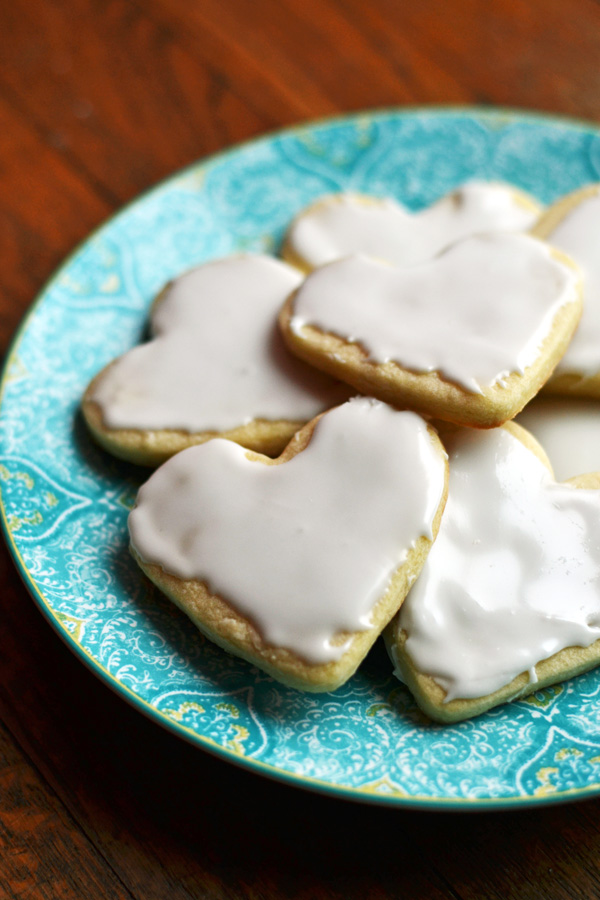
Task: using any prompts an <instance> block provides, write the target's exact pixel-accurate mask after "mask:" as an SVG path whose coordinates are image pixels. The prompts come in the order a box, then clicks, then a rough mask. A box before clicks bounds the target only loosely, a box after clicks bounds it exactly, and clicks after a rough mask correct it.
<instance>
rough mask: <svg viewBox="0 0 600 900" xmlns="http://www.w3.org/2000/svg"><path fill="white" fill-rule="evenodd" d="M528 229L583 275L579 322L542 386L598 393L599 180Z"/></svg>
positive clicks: (596, 395)
mask: <svg viewBox="0 0 600 900" xmlns="http://www.w3.org/2000/svg"><path fill="white" fill-rule="evenodd" d="M533 233H534V234H536V235H538V237H541V238H544V239H545V240H547V241H548V242H549V243H550V244H552V245H553V246H554V247H558V248H559V249H561V250H564V252H565V253H567V254H568V255H569V256H570V257H571V258H572V259H573V260H574V261H575V262H576V263H577V264H578V266H579V268H580V269H581V271H582V273H583V276H584V290H583V299H584V306H583V315H582V317H581V322H580V324H579V327H578V329H577V332H576V333H575V336H574V338H573V341H572V342H571V345H570V346H569V349H568V350H567V352H566V353H565V355H564V357H563V359H562V360H561V362H560V363H559V365H558V366H557V367H556V372H555V373H554V376H553V378H552V379H551V380H550V382H549V383H548V385H547V386H546V390H547V391H548V392H552V393H561V394H562V393H568V394H579V395H580V396H585V397H600V185H598V184H595V185H590V186H588V187H586V188H583V190H580V191H576V192H575V193H574V194H569V195H568V196H567V197H564V198H563V199H562V200H560V201H559V202H558V203H556V204H555V205H554V206H551V207H550V208H549V209H548V210H547V212H546V213H545V214H544V215H543V216H542V218H541V219H540V221H539V223H538V224H537V225H536V227H535V228H534V230H533Z"/></svg>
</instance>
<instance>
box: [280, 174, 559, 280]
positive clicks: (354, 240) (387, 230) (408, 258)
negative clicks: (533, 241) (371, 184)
mask: <svg viewBox="0 0 600 900" xmlns="http://www.w3.org/2000/svg"><path fill="white" fill-rule="evenodd" d="M540 212H541V207H540V205H539V203H537V201H536V200H534V199H533V197H530V196H529V195H528V194H525V193H523V192H522V191H519V190H517V189H516V188H515V187H512V186H511V185H507V184H500V183H497V182H483V181H471V182H467V183H466V184H464V185H462V186H461V187H459V188H457V189H456V190H454V191H452V193H450V194H447V195H446V196H445V197H442V199H441V200H438V201H437V203H434V204H433V205H432V206H429V207H427V208H426V209H423V210H421V211H420V212H417V213H413V212H410V211H409V210H408V209H406V208H405V207H404V206H401V205H400V204H399V203H397V202H396V201H395V200H392V199H389V198H388V199H379V198H377V197H370V196H367V195H364V194H333V195H329V196H326V197H321V198H320V199H319V200H317V201H315V203H313V204H312V205H311V206H309V207H307V208H306V209H304V210H303V211H302V212H301V213H300V214H299V215H298V216H297V217H296V218H295V219H294V221H293V222H292V224H291V225H290V227H289V229H288V232H287V235H286V238H285V241H284V244H283V256H284V258H285V259H287V260H288V261H289V262H291V263H292V264H293V265H296V266H298V267H299V268H301V269H304V270H305V271H310V270H311V269H314V268H316V267H317V266H322V265H324V264H325V263H329V262H333V261H334V260H336V259H341V258H342V257H344V256H349V255H351V254H354V253H363V254H365V255H366V256H373V257H375V258H377V259H384V260H387V262H390V263H393V264H395V265H413V264H414V263H419V262H423V261H424V260H426V259H431V257H432V256H436V255H437V254H438V253H440V251H441V250H443V249H444V248H445V247H447V246H449V245H450V244H453V243H455V242H456V241H457V240H460V239H461V238H463V237H467V236H468V235H471V234H478V233H479V232H484V231H486V232H487V231H526V230H527V229H528V228H531V227H532V226H533V224H534V223H535V221H536V220H537V218H538V216H539V214H540Z"/></svg>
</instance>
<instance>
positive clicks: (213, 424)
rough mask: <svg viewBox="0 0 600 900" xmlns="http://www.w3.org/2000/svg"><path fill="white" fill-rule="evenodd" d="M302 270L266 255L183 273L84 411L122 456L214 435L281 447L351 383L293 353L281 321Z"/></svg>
mask: <svg viewBox="0 0 600 900" xmlns="http://www.w3.org/2000/svg"><path fill="white" fill-rule="evenodd" d="M300 281H301V275H300V274H299V273H298V272H297V271H296V270H295V269H292V268H291V266H288V265H286V264H285V263H282V262H279V261H278V260H275V259H272V258H270V257H267V256H251V255H240V256H233V257H229V258H226V259H221V260H217V261H215V262H210V263H206V264H205V265H202V266H199V267H198V268H196V269H192V270H191V271H189V272H186V273H185V274H183V275H181V276H180V277H179V278H176V279H175V281H173V282H172V283H171V284H170V285H168V286H167V288H166V289H165V290H164V291H163V293H162V294H161V295H160V296H159V298H158V299H157V301H156V302H155V305H154V307H153V310H152V335H153V337H152V340H150V341H149V342H148V343H146V344H142V345H140V346H139V347H135V348H134V349H133V350H130V351H129V352H128V353H126V354H125V355H124V356H122V357H120V358H119V359H118V360H117V361H115V362H113V363H112V364H111V365H109V366H108V367H107V368H106V369H104V370H103V371H102V372H101V373H100V374H99V375H98V376H97V377H96V378H95V379H94V381H93V382H92V383H91V385H90V386H89V388H88V389H87V391H86V393H85V397H84V400H83V413H84V416H85V418H86V421H87V423H88V425H89V427H90V428H91V431H92V433H93V435H94V437H95V438H96V439H97V441H98V442H99V443H100V444H101V445H102V446H103V447H105V448H106V449H107V450H109V451H110V452H111V453H114V454H115V455H116V456H119V457H122V458H124V459H128V460H131V461H132V462H136V463H143V464H148V465H157V464H158V463H160V462H162V461H163V460H164V459H166V458H167V457H169V456H171V455H172V454H173V453H176V452H177V451H179V450H181V449H183V448H184V447H187V446H190V445H192V444H196V443H201V442H203V441H205V440H207V439H208V438H212V437H214V436H215V435H217V434H218V435H221V436H223V437H227V438H230V439H231V440H234V441H239V443H241V444H243V445H244V446H246V447H249V448H252V449H254V450H259V451H260V452H263V453H269V454H274V453H279V452H281V450H282V449H283V447H285V445H286V444H287V442H288V441H289V439H290V438H291V436H292V435H293V434H294V432H295V431H296V430H297V428H298V427H300V425H302V424H303V423H304V422H306V421H308V420H309V419H312V418H313V417H314V416H315V415H317V414H318V413H319V412H322V411H323V410H324V409H327V408H328V407H330V406H332V405H334V404H336V403H339V402H340V401H342V400H343V399H346V398H347V396H348V390H347V389H346V388H343V387H341V386H340V385H339V384H338V383H334V382H333V381H332V380H331V379H329V378H326V377H324V376H322V375H321V374H320V373H317V372H314V371H313V370H312V369H310V368H309V367H308V366H306V365H304V363H300V362H299V361H298V360H296V359H294V358H293V357H291V356H290V354H289V353H288V351H287V350H286V348H285V346H284V344H283V342H282V340H281V336H280V335H279V333H278V330H277V327H276V315H277V312H278V310H279V307H280V306H281V304H282V303H283V300H284V299H285V297H286V296H287V295H288V294H289V293H290V291H292V290H293V289H294V288H296V287H297V286H298V284H299V283H300Z"/></svg>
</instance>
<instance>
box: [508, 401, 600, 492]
mask: <svg viewBox="0 0 600 900" xmlns="http://www.w3.org/2000/svg"><path fill="white" fill-rule="evenodd" d="M515 421H516V422H517V423H518V424H519V425H523V427H524V428H527V430H528V431H530V432H531V433H532V434H533V436H534V437H535V438H537V440H538V441H539V442H540V444H541V445H542V447H543V448H544V450H545V451H546V453H547V454H548V458H549V460H550V462H551V464H552V468H553V469H554V472H555V474H556V477H557V478H558V479H559V481H566V479H567V478H574V477H575V476H576V475H583V474H584V473H586V472H600V402H599V401H598V400H583V399H581V398H579V397H569V398H568V399H567V398H562V397H560V398H559V397H556V398H555V397H545V396H544V397H536V398H535V399H534V400H532V401H531V403H528V404H527V406H526V407H525V409H524V410H523V412H522V413H520V414H519V415H518V416H517V418H516V420H515Z"/></svg>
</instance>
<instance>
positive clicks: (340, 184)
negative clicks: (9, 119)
mask: <svg viewBox="0 0 600 900" xmlns="http://www.w3.org/2000/svg"><path fill="white" fill-rule="evenodd" d="M472 177H477V178H483V179H499V180H503V181H508V182H511V183H513V184H515V185H517V186H519V187H521V188H523V189H525V190H527V191H530V192H531V193H532V194H534V195H535V196H537V197H538V198H539V199H540V200H541V201H543V202H546V203H548V202H551V201H553V200H555V199H556V198H557V197H558V196H560V195H561V194H564V193H566V192H567V191H571V190H573V189H574V188H577V187H579V186H580V185H582V184H584V183H585V182H589V181H597V180H600V130H597V129H594V128H593V127H591V126H586V125H584V124H581V125H580V124H574V123H572V122H568V121H561V120H557V119H549V118H546V117H539V116H533V115H522V114H517V113H513V112H505V111H493V112H490V111H482V110H476V109H475V110H435V109H424V110H408V111H394V110H392V111H389V112H386V111H383V112H378V113H367V114H363V115H356V116H352V117H349V118H345V119H340V120H337V121H326V122H322V123H317V124H313V125H307V126H303V127H301V128H297V129H295V130H290V131H285V132H282V133H280V134H276V135H273V136H269V137H266V138H262V139H259V140H256V141H254V142H252V143H250V144H246V145H244V146H242V147H239V148H236V149H234V150H231V151H229V152H227V153H224V154H221V155H219V156H216V157H214V158H212V159H209V160H206V161H202V162H200V163H198V164H196V165H194V166H192V167H191V168H189V169H187V170H186V171H184V172H183V173H181V174H178V175H176V176H175V177H173V178H171V179H169V180H168V181H167V182H165V183H164V184H162V185H160V186H159V187H157V188H156V189H154V190H153V191H151V192H150V193H148V194H146V195H145V196H143V197H142V198H141V199H139V200H137V201H136V202H135V203H133V204H132V205H130V206H129V207H127V208H126V209H125V210H124V211H122V212H121V213H120V214H118V215H117V216H115V217H114V218H113V219H112V220H111V221H110V222H108V223H107V224H106V225H104V226H103V227H102V228H101V229H100V230H99V231H97V232H96V233H95V234H94V235H93V236H92V237H91V238H90V239H89V240H88V241H86V242H85V243H84V244H83V246H81V247H80V248H79V249H78V250H77V251H76V252H75V253H74V255H73V256H72V257H71V258H70V259H69V260H68V261H67V262H66V264H65V265H64V266H63V267H62V268H61V269H60V270H59V272H58V273H57V274H56V275H55V276H54V278H53V279H52V280H51V281H50V283H49V284H48V286H47V287H46V289H45V290H44V291H43V293H42V294H41V296H40V297H39V299H38V300H37V302H36V303H35V304H34V306H33V307H32V310H31V312H30V313H29V315H28V316H27V318H26V320H25V323H24V324H23V326H22V327H21V329H20V331H19V333H18V335H17V337H16V340H15V342H14V346H13V348H12V351H11V353H10V355H9V357H8V359H7V362H6V367H5V372H4V377H3V383H2V399H1V404H0V483H1V486H2V515H3V524H4V529H5V534H6V538H7V541H8V544H9V547H10V548H11V551H12V553H13V555H14V558H15V561H16V563H17V566H18V567H19V569H20V571H21V574H22V575H23V577H24V579H25V582H26V584H27V585H28V587H29V590H30V591H31V594H32V595H33V597H34V599H35V600H36V602H37V603H38V604H39V606H40V608H41V609H42V611H43V612H44V613H45V614H46V616H47V617H48V618H49V620H50V621H51V622H52V624H53V625H54V626H55V627H56V629H57V630H58V632H59V633H60V634H61V635H62V637H63V638H64V639H65V641H66V642H67V644H68V645H69V646H70V647H71V648H72V649H73V650H74V651H75V653H76V654H77V655H78V656H79V657H80V658H81V659H82V660H83V661H84V662H85V663H87V664H88V665H89V666H90V667H91V668H92V670H93V671H94V672H96V673H97V674H98V675H99V676H100V677H101V678H102V679H103V680H104V681H106V682H107V683H109V684H110V685H111V686H112V687H114V688H116V689H117V691H118V692H119V693H120V694H121V695H122V696H123V697H124V698H125V699H127V700H129V701H130V702H132V703H133V704H134V706H136V707H137V708H138V709H140V710H142V711H143V712H145V713H146V714H148V715H149V716H151V717H152V718H153V719H155V720H156V721H157V722H160V723H161V724H162V725H165V726H166V727H168V728H170V729H171V730H172V731H174V732H175V733H176V734H179V735H181V736H183V737H185V738H187V739H188V740H190V741H191V742H192V743H195V744H197V745H198V746H199V747H203V748H204V749H206V750H209V751H211V752H213V753H215V754H217V755H218V756H220V757H222V758H225V759H227V760H229V761H231V762H235V763H238V764H240V765H242V766H244V767H245V768H247V769H250V770H253V771H255V772H259V773H263V774H266V775H270V776H272V777H275V778H278V779H281V780H283V781H286V782H288V783H291V784H296V785H299V786H302V787H306V788H312V789H315V790H319V791H323V792H328V793H331V794H335V795H338V796H345V797H347V798H351V799H355V800H363V801H364V800H369V801H372V802H379V803H384V804H388V805H397V806H416V807H420V808H432V807H437V808H459V809H473V808H475V809H482V808H493V807H498V806H507V805H509V806H510V805H526V804H539V803H544V802H547V801H557V800H566V799H572V798H575V797H581V796H584V795H591V794H593V793H598V792H600V670H598V671H596V672H591V673H589V674H588V675H585V676H582V677H580V678H578V679H575V680H573V681H571V682H568V683H566V684H562V685H558V686H556V687H554V688H550V689H546V690H543V691H540V692H539V693H537V694H534V695H533V696H532V697H530V698H528V699H526V700H521V701H518V702H515V703H511V704H509V705H506V706H503V707H500V708H498V709H495V710H493V711H492V712H490V713H488V714H487V715H484V716H481V717H480V718H477V719H475V720H474V721H470V722H465V723H462V724H458V725H454V726H451V727H444V726H440V725H432V724H431V723H429V722H427V721H426V720H425V718H424V717H423V716H422V715H421V714H420V713H419V711H418V710H417V709H416V707H415V705H414V703H413V701H412V699H411V697H410V695H409V694H408V692H407V691H406V690H405V689H404V687H402V685H400V684H399V682H397V681H396V680H395V679H394V678H393V676H392V674H391V666H390V664H389V662H388V660H387V656H386V653H385V651H384V649H383V648H382V647H381V646H380V645H377V646H376V647H375V649H374V650H373V652H372V653H371V654H370V656H369V658H368V659H367V661H366V662H365V663H364V665H363V666H362V668H361V670H360V671H359V673H358V674H357V675H356V676H355V677H354V678H353V679H352V680H351V681H350V682H349V683H348V684H347V685H346V686H344V687H343V688H341V689H340V690H338V691H337V692H335V693H334V694H326V695H310V694H301V693H298V692H296V691H293V690H289V689H286V688H284V687H282V686H281V685H279V684H277V683H275V682H274V681H273V680H272V679H271V678H269V677H267V676H266V675H263V674H261V673H260V672H258V671H257V670H255V669H253V668H251V667H250V666H248V665H247V664H245V663H243V662H241V661H238V660H236V659H234V658H232V657H230V656H228V655H226V654H225V653H223V652H222V651H221V650H219V649H218V648H216V647H214V646H213V645H211V644H210V643H209V642H207V641H206V640H204V639H203V638H202V637H201V636H200V634H199V633H198V632H197V631H196V629H195V628H194V627H193V626H192V625H191V623H190V622H189V621H188V620H187V618H186V617H185V616H184V615H183V614H181V613H180V612H179V611H178V610H177V609H175V608H174V607H173V606H172V605H171V604H170V603H169V602H168V601H167V600H166V599H164V598H163V597H162V596H161V595H159V594H158V592H156V591H155V590H154V589H153V588H152V587H150V586H149V584H148V583H147V582H146V581H145V579H144V578H143V576H142V575H141V573H140V571H139V570H138V568H137V567H136V565H135V564H134V563H133V561H132V559H131V558H130V556H129V553H128V550H127V543H128V541H127V526H126V520H127V514H128V511H129V509H130V508H131V506H132V504H133V502H134V498H135V495H136V490H137V488H138V485H139V484H140V483H141V481H142V480H144V479H145V478H146V477H147V472H145V471H144V472H141V471H140V470H138V469H135V468H134V467H132V466H127V465H125V464H121V463H119V462H118V461H116V460H113V459H111V458H109V457H108V456H107V455H105V454H104V453H103V452H102V451H101V450H99V449H98V448H97V447H96V446H95V445H94V444H92V442H91V441H90V439H89V437H88V435H87V432H86V430H85V428H84V427H83V425H82V423H81V420H80V417H79V413H78V403H79V399H80V397H81V394H82V392H83V390H84V388H85V386H86V385H87V383H88V381H89V380H90V379H91V378H92V376H93V375H94V374H95V373H96V372H97V371H98V370H99V369H100V368H102V367H103V366H104V365H105V364H106V363H107V362H109V360H111V359H112V358H113V357H115V356H117V355H118V354H119V353H121V352H123V351H124V350H125V349H127V348H128V347H130V346H131V345H133V344H135V343H136V342H137V341H138V340H139V339H140V338H141V336H142V335H143V332H144V327H145V321H146V313H147V309H148V306H149V304H150V301H151V299H152V297H153V296H154V295H155V293H156V292H157V291H158V290H159V289H160V287H161V286H162V285H163V283H164V282H165V281H166V280H167V279H169V278H170V277H172V276H173V275H175V274H177V273H178V272H180V271H181V270H183V269H185V268H188V267H190V266H192V265H195V264H197V263H199V262H201V261H203V260H206V259H209V258H212V257H217V256H221V255H225V254H228V253H232V252H235V251H239V250H251V251H267V252H276V251H277V248H278V244H279V242H280V239H281V236H282V234H283V231H284V229H285V227H286V225H287V223H288V222H289V221H290V219H291V218H292V216H293V215H294V214H295V213H296V212H297V211H298V210H299V209H300V208H301V207H303V206H304V205H306V204H307V203H309V202H310V201H312V200H313V199H314V198H315V197H317V196H319V195H320V194H323V193H327V192H332V191H341V190H347V189H352V190H356V191H364V192H367V193H372V194H380V195H390V196H393V197H396V198H397V199H398V200H400V201H402V202H403V203H405V204H407V205H408V206H409V207H411V208H413V209H418V208H420V207H422V206H425V205H427V204H429V203H431V202H432V201H434V200H435V199H436V198H437V197H439V196H441V195H442V194H445V193H446V192H447V191H449V190H451V189H452V188H454V187H455V186H456V185H458V184H460V183H461V182H462V181H464V180H465V179H468V178H472Z"/></svg>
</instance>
